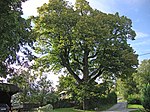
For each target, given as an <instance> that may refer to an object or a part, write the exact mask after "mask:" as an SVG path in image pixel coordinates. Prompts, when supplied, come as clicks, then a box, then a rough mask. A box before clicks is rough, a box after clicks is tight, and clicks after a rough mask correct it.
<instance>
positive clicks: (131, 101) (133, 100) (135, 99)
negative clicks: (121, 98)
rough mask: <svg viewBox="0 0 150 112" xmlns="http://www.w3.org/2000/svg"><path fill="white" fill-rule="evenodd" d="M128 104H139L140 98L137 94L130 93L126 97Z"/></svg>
mask: <svg viewBox="0 0 150 112" xmlns="http://www.w3.org/2000/svg"><path fill="white" fill-rule="evenodd" d="M127 101H128V104H141V98H140V95H139V94H131V95H129V96H128V98H127Z"/></svg>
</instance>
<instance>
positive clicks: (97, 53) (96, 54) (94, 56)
mask: <svg viewBox="0 0 150 112" xmlns="http://www.w3.org/2000/svg"><path fill="white" fill-rule="evenodd" d="M97 54H98V52H96V53H95V54H94V55H93V56H89V57H88V58H95V57H96V56H97Z"/></svg>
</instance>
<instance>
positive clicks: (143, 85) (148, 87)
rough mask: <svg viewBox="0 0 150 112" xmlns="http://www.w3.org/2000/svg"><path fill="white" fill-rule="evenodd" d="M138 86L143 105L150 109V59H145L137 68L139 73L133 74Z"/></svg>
mask: <svg viewBox="0 0 150 112" xmlns="http://www.w3.org/2000/svg"><path fill="white" fill-rule="evenodd" d="M133 77H134V81H135V82H136V84H137V88H138V89H139V90H140V92H139V96H140V97H141V101H142V105H143V107H144V108H145V109H150V103H149V102H150V97H149V94H150V59H149V60H143V61H142V62H141V64H140V66H139V67H138V69H137V73H134V74H133Z"/></svg>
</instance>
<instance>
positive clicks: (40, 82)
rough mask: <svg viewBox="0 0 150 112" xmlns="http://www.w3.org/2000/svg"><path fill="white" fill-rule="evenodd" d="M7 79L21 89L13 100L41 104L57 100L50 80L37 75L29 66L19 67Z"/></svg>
mask: <svg viewBox="0 0 150 112" xmlns="http://www.w3.org/2000/svg"><path fill="white" fill-rule="evenodd" d="M34 73H35V74H34ZM8 81H9V82H10V83H13V84H16V85H18V87H19V88H20V89H21V90H22V92H20V93H19V94H16V95H15V96H14V98H15V101H17V102H19V103H26V102H28V103H37V104H39V103H40V105H41V106H43V105H46V104H47V103H53V102H55V100H57V97H56V95H55V93H54V88H53V86H52V84H53V83H52V81H50V80H48V79H47V76H44V75H42V76H39V74H37V72H33V70H30V69H29V68H28V69H27V68H26V70H24V69H19V70H18V71H17V72H16V74H15V75H13V76H12V77H11V78H10V79H9V80H8ZM15 101H14V102H15Z"/></svg>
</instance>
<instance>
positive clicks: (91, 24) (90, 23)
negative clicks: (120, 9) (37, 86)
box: [32, 0, 138, 109]
mask: <svg viewBox="0 0 150 112" xmlns="http://www.w3.org/2000/svg"><path fill="white" fill-rule="evenodd" d="M32 18H33V21H34V24H35V27H34V31H35V32H36V35H37V38H36V40H37V43H36V49H37V52H38V53H41V54H44V55H43V56H42V57H41V58H39V59H38V60H37V63H36V64H37V65H38V66H42V67H44V68H45V69H46V70H60V69H62V68H66V69H67V71H68V72H69V73H70V74H71V75H72V76H73V77H74V78H75V79H76V81H77V82H78V84H79V85H86V84H90V83H92V82H93V81H95V80H96V79H97V78H98V77H102V76H103V75H104V74H105V73H107V72H108V73H109V75H110V76H114V77H122V78H124V77H126V76H127V75H130V74H131V73H132V72H133V71H134V70H135V68H136V66H137V64H138V60H137V55H136V54H135V52H134V50H133V49H132V47H131V46H130V45H129V44H128V43H127V40H128V39H129V40H134V37H135V35H136V34H135V32H134V31H133V30H132V22H131V20H130V19H128V18H127V17H125V16H119V14H118V13H116V14H106V13H103V12H101V11H99V10H96V9H92V7H90V5H89V3H88V2H87V1H86V0H76V3H75V5H74V6H73V5H70V4H69V3H68V2H66V1H64V0H49V3H48V4H44V5H43V6H41V7H40V8H38V16H37V17H32ZM84 109H86V105H84Z"/></svg>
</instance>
